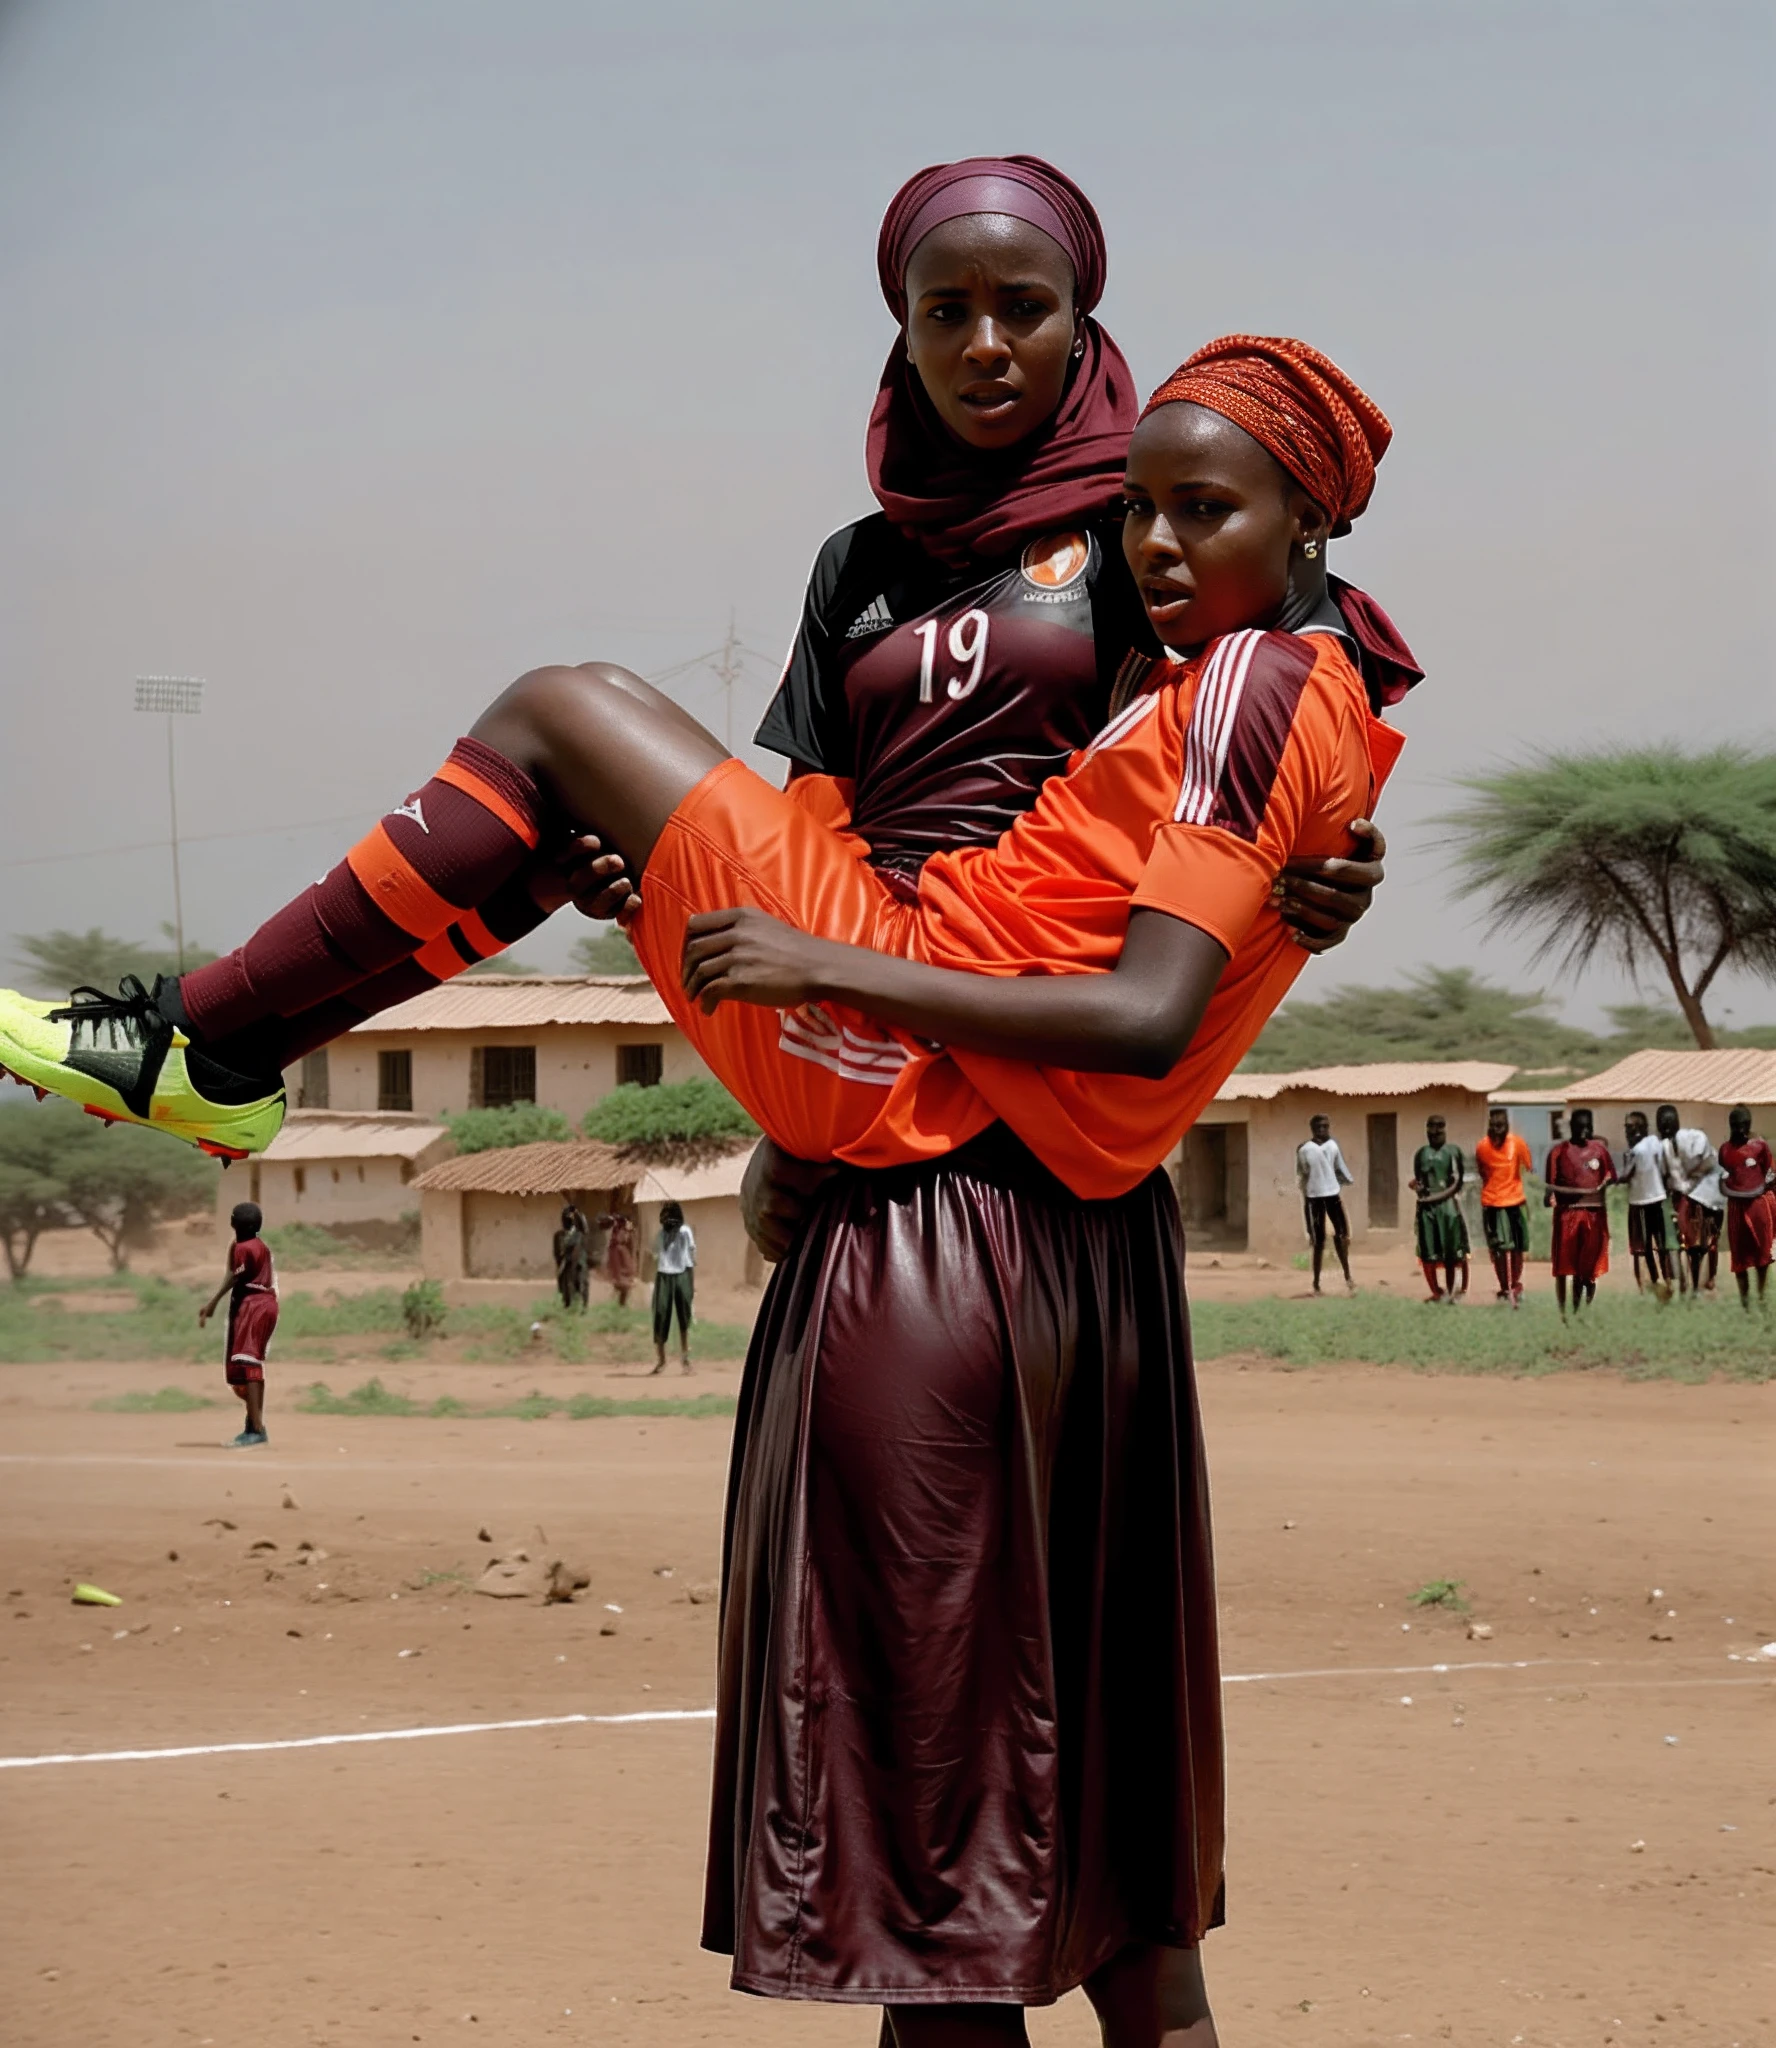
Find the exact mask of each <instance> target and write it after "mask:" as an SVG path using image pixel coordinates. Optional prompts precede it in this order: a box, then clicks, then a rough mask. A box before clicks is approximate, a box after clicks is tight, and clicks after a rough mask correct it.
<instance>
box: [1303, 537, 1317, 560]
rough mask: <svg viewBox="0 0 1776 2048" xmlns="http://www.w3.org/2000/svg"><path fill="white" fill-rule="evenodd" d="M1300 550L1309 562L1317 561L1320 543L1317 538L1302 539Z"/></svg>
mask: <svg viewBox="0 0 1776 2048" xmlns="http://www.w3.org/2000/svg"><path fill="white" fill-rule="evenodd" d="M1301 552H1302V553H1303V554H1304V555H1305V556H1306V557H1307V559H1308V560H1309V561H1310V562H1317V561H1318V560H1319V559H1320V544H1319V542H1318V541H1317V540H1310V541H1304V542H1303V543H1302V547H1301Z"/></svg>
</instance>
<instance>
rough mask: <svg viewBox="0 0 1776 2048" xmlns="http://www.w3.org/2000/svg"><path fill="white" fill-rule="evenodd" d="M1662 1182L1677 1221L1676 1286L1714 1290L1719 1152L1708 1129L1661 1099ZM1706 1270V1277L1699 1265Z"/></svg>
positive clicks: (1721, 1200)
mask: <svg viewBox="0 0 1776 2048" xmlns="http://www.w3.org/2000/svg"><path fill="white" fill-rule="evenodd" d="M1657 1123H1658V1127H1659V1142H1660V1151H1661V1154H1662V1156H1663V1165H1664V1169H1665V1185H1666V1186H1667V1187H1668V1188H1669V1189H1670V1190H1671V1207H1672V1211H1673V1214H1674V1217H1675V1220H1676V1223H1677V1244H1678V1249H1679V1251H1680V1252H1682V1254H1683V1257H1682V1258H1681V1259H1680V1260H1679V1261H1678V1268H1677V1284H1678V1287H1679V1288H1680V1289H1684V1290H1686V1291H1687V1292H1689V1293H1690V1294H1692V1295H1694V1294H1701V1293H1702V1292H1703V1291H1704V1290H1705V1289H1706V1291H1707V1292H1708V1293H1709V1294H1712V1293H1713V1292H1714V1282H1715V1276H1716V1274H1717V1273H1718V1272H1719V1271H1720V1234H1721V1218H1722V1214H1723V1212H1724V1211H1725V1209H1726V1206H1727V1198H1726V1196H1725V1195H1724V1194H1722V1193H1721V1179H1720V1155H1719V1154H1718V1153H1717V1152H1716V1151H1715V1149H1714V1147H1713V1145H1711V1144H1710V1143H1709V1141H1708V1133H1707V1132H1706V1131H1701V1130H1698V1129H1697V1128H1696V1127H1695V1126H1694V1125H1693V1124H1684V1123H1682V1122H1681V1121H1680V1119H1679V1117H1678V1114H1677V1111H1676V1109H1675V1108H1674V1107H1673V1106H1672V1105H1671V1104H1670V1103H1669V1102H1666V1103H1661V1105H1660V1107H1659V1114H1658V1118H1657ZM1704 1266H1706V1267H1707V1269H1708V1278H1707V1280H1706V1281H1704V1279H1703V1278H1702V1269H1703V1267H1704Z"/></svg>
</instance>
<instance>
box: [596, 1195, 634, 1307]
mask: <svg viewBox="0 0 1776 2048" xmlns="http://www.w3.org/2000/svg"><path fill="white" fill-rule="evenodd" d="M598 1221H599V1224H600V1227H601V1228H602V1229H604V1230H605V1231H606V1232H607V1233H608V1234H607V1235H606V1237H605V1240H604V1277H605V1278H606V1279H607V1280H608V1281H609V1282H610V1284H611V1290H612V1292H613V1293H614V1294H615V1295H616V1297H617V1306H618V1308H627V1307H628V1306H629V1290H630V1288H631V1287H633V1286H634V1285H635V1218H634V1217H633V1216H631V1215H629V1214H628V1213H627V1211H625V1210H622V1209H616V1210H610V1211H607V1212H606V1213H605V1214H604V1215H602V1216H600V1217H599V1219H598Z"/></svg>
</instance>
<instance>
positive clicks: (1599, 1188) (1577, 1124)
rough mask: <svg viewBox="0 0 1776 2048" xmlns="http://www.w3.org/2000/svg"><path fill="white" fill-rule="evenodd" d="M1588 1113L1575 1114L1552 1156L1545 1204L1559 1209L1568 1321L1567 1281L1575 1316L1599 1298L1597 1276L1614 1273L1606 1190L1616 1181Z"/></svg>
mask: <svg viewBox="0 0 1776 2048" xmlns="http://www.w3.org/2000/svg"><path fill="white" fill-rule="evenodd" d="M1594 1129H1595V1126H1594V1124H1593V1121H1592V1117H1591V1112H1590V1111H1589V1110H1588V1109H1575V1110H1574V1111H1573V1113H1572V1136H1571V1137H1570V1138H1568V1139H1567V1140H1566V1142H1565V1143H1564V1144H1561V1145H1556V1146H1555V1147H1554V1149H1553V1151H1551V1152H1550V1153H1549V1154H1548V1166H1547V1171H1546V1173H1545V1175H1544V1176H1543V1177H1544V1179H1545V1180H1546V1182H1547V1186H1548V1192H1547V1194H1546V1195H1545V1196H1544V1197H1543V1200H1544V1201H1545V1202H1546V1203H1548V1204H1550V1205H1551V1206H1552V1207H1553V1210H1554V1295H1555V1299H1556V1300H1557V1301H1558V1302H1559V1303H1560V1314H1561V1318H1562V1320H1563V1321H1564V1320H1565V1317H1566V1283H1567V1281H1568V1280H1570V1281H1571V1282H1572V1284H1573V1290H1572V1296H1573V1313H1574V1314H1575V1315H1576V1314H1577V1313H1578V1311H1579V1310H1580V1309H1582V1308H1583V1307H1584V1306H1585V1304H1586V1302H1588V1301H1595V1300H1596V1299H1597V1276H1598V1274H1600V1273H1607V1272H1608V1271H1609V1212H1608V1211H1607V1210H1606V1209H1605V1207H1604V1194H1603V1191H1604V1189H1605V1188H1607V1187H1609V1186H1611V1185H1612V1184H1613V1182H1614V1181H1615V1179H1616V1162H1615V1159H1614V1158H1613V1157H1612V1155H1611V1153H1610V1148H1609V1147H1608V1146H1607V1145H1606V1144H1605V1143H1604V1142H1603V1140H1602V1139H1601V1138H1599V1137H1595V1136H1594V1135H1593V1131H1594Z"/></svg>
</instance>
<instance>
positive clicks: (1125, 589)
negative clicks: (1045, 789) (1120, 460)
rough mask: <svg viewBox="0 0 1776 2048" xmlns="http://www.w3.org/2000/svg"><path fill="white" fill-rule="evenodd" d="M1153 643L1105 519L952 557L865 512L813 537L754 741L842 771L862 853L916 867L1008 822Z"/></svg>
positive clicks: (1084, 740)
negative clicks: (975, 563)
mask: <svg viewBox="0 0 1776 2048" xmlns="http://www.w3.org/2000/svg"><path fill="white" fill-rule="evenodd" d="M1158 651H1159V649H1158V643H1157V642H1156V641H1155V640H1154V638H1153V635H1152V630H1151V628H1150V627H1149V626H1148V624H1147V618H1146V614H1145V612H1144V611H1143V610H1142V608H1141V602H1140V598H1139V596H1138V595H1137V593H1136V591H1135V587H1134V583H1133V581H1132V580H1131V578H1130V576H1129V573H1128V569H1127V566H1126V565H1125V563H1124V561H1123V558H1122V526H1121V521H1120V519H1118V518H1116V517H1113V516H1100V517H1099V518H1097V519H1095V520H1093V521H1091V522H1089V523H1085V524H1082V525H1080V526H1077V527H1070V528H1064V529H1059V530H1057V531H1054V532H1049V533H1042V534H1038V535H1035V536H1033V537H1032V538H1031V539H1030V541H1029V542H1028V543H1027V544H1026V545H1025V546H1024V548H1023V549H1022V550H1021V551H1020V552H1019V553H1018V554H1017V555H1015V556H1013V557H1012V558H1011V559H1010V560H1009V561H1007V562H1005V563H1003V564H1001V565H999V566H996V567H994V568H993V569H991V571H987V570H985V569H984V568H975V569H971V570H963V571H961V572H957V571H955V570H952V569H949V568H946V567H945V566H944V565H943V564H942V563H940V562H937V561H934V560H933V559H932V557H931V556H930V555H928V554H927V553H926V552H925V550H924V549H923V548H921V547H920V546H919V545H918V543H917V542H916V541H911V540H908V539H907V538H906V537H905V535H903V534H902V533H901V532H900V531H899V529H898V528H896V527H894V526H892V525H890V524H889V522H888V520H887V519H886V518H885V517H883V515H882V514H880V513H876V514H873V515H872V516H871V517H870V518H868V519H860V520H859V521H858V522H857V523H856V525H854V526H847V527H843V528H841V529H840V531H839V532H837V533H835V534H834V535H833V536H832V538H831V539H830V540H829V541H827V543H826V545H825V546H824V547H823V548H822V549H821V550H820V554H819V556H818V557H817V558H816V560H815V563H814V571H813V575H812V576H811V577H810V579H809V583H808V594H807V598H806V600H805V602H804V605H803V608H802V623H801V628H800V630H799V631H798V633H797V634H796V639H795V645H794V646H793V648H792V649H791V650H790V656H789V663H788V666H787V667H786V669H785V670H784V674H783V680H782V682H781V683H780V684H779V686H778V690H777V694H776V696H775V697H774V698H773V699H772V700H771V704H770V707H769V709H768V710H767V711H766V713H765V717H764V721H763V723H762V724H761V725H760V727H759V730H758V744H759V745H760V746H762V747H769V748H770V749H771V750H772V751H773V752H774V753H779V754H785V755H787V756H788V757H789V759H790V760H792V761H794V762H796V763H797V764H798V765H799V766H801V767H803V768H805V769H811V770H813V771H814V772H815V773H817V774H823V775H835V776H840V777H844V778H846V779H848V780H849V781H851V782H852V783H853V784H854V785H855V790H856V795H855V801H854V807H853V814H852V823H853V828H854V829H855V830H856V831H857V832H858V833H859V834H860V835H861V836H862V837H863V838H864V839H866V840H867V841H868V842H869V845H870V848H871V856H872V858H873V859H874V860H875V862H876V864H877V865H878V866H881V867H886V868H892V869H895V870H897V871H899V872H902V873H916V872H917V870H918V869H919V868H920V867H921V866H922V865H923V863H924V862H925V860H926V859H927V858H928V857H929V856H930V855H931V854H933V853H937V852H939V851H942V850H944V849H947V848H951V847H958V846H978V845H989V844H991V843H992V842H993V841H994V840H996V839H997V838H998V837H999V835H1000V834H1001V833H1002V832H1004V831H1006V830H1007V829H1008V827H1009V826H1010V825H1011V824H1012V822H1013V820H1014V819H1016V818H1018V817H1019V816H1020V815H1021V814H1022V813H1023V812H1025V811H1027V810H1028V809H1029V808H1030V805H1031V804H1032V803H1033V802H1034V800H1035V797H1036V792H1037V791H1038V790H1039V789H1040V788H1041V787H1042V784H1043V783H1044V782H1046V781H1047V780H1048V778H1049V777H1050V776H1051V775H1055V774H1057V773H1059V771H1060V770H1061V769H1063V768H1064V767H1065V766H1066V765H1067V760H1068V757H1069V756H1070V755H1072V754H1073V753H1075V752H1076V751H1077V750H1078V749H1079V748H1081V747H1083V746H1086V745H1088V744H1089V743H1090V741H1091V740H1092V739H1093V737H1094V736H1095V735H1096V734H1097V733H1098V732H1099V730H1100V729H1101V728H1102V727H1103V725H1104V722H1105V719H1106V717H1107V715H1108V712H1109V707H1110V697H1111V692H1112V690H1113V688H1114V687H1115V684H1116V681H1117V678H1118V676H1119V674H1120V673H1123V672H1124V671H1125V668H1126V669H1127V670H1128V671H1129V673H1130V674H1133V673H1134V672H1135V671H1136V670H1137V669H1138V668H1144V667H1145V665H1146V663H1147V661H1148V660H1150V659H1151V658H1152V657H1153V656H1154V655H1155V654H1157V653H1158ZM1131 657H1133V658H1134V659H1133V662H1132V663H1131Z"/></svg>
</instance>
